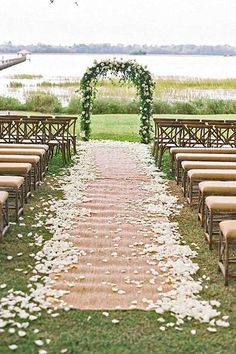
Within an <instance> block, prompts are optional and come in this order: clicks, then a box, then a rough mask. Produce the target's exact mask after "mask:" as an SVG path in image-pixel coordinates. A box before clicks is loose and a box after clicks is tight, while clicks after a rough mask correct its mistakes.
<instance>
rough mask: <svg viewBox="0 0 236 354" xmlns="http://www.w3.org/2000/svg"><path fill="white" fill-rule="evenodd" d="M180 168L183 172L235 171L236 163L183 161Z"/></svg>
mask: <svg viewBox="0 0 236 354" xmlns="http://www.w3.org/2000/svg"><path fill="white" fill-rule="evenodd" d="M181 165H182V168H183V169H184V170H192V169H198V168H199V169H200V168H202V169H221V170H223V169H224V170H226V169H232V170H234V169H236V162H223V161H183V162H182V164H181Z"/></svg>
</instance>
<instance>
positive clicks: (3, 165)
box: [0, 143, 49, 238]
mask: <svg viewBox="0 0 236 354" xmlns="http://www.w3.org/2000/svg"><path fill="white" fill-rule="evenodd" d="M48 159H49V146H48V145H46V144H10V143H8V144H0V238H2V237H3V236H4V235H5V233H6V232H7V230H8V228H9V211H10V212H11V215H12V216H13V217H14V219H15V221H16V222H19V218H20V216H21V215H22V214H23V210H24V204H25V203H27V202H28V200H29V197H30V196H31V194H32V190H35V189H36V188H37V186H39V185H40V184H41V183H42V182H43V178H44V175H45V172H46V170H47V167H48Z"/></svg>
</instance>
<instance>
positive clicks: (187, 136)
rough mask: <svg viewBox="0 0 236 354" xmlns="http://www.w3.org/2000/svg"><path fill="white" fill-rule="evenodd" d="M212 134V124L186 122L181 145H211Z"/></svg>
mask: <svg viewBox="0 0 236 354" xmlns="http://www.w3.org/2000/svg"><path fill="white" fill-rule="evenodd" d="M210 135H211V126H209V125H207V124H205V123H192V122H191V123H188V124H184V129H183V130H182V136H181V138H180V145H179V146H188V147H193V146H202V147H208V146H209V139H210Z"/></svg>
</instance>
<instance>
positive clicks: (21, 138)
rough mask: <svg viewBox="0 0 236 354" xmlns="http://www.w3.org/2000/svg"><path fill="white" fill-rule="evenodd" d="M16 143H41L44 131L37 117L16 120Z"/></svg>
mask: <svg viewBox="0 0 236 354" xmlns="http://www.w3.org/2000/svg"><path fill="white" fill-rule="evenodd" d="M16 133H17V143H29V144H30V143H33V144H42V143H43V141H44V132H43V126H42V122H41V121H40V120H39V119H31V118H22V119H20V120H17V121H16Z"/></svg>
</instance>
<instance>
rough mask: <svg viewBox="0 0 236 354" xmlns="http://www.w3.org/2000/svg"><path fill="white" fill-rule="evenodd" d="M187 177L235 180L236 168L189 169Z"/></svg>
mask: <svg viewBox="0 0 236 354" xmlns="http://www.w3.org/2000/svg"><path fill="white" fill-rule="evenodd" d="M188 177H189V178H190V179H191V180H193V179H218V180H220V179H223V180H225V179H228V180H231V181H233V180H235V181H236V170H217V169H209V170H206V169H198V170H189V171H188Z"/></svg>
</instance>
